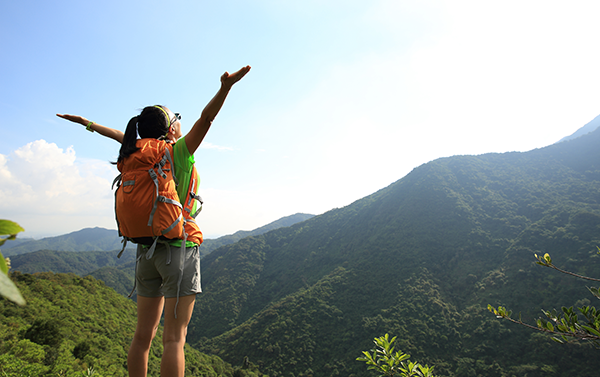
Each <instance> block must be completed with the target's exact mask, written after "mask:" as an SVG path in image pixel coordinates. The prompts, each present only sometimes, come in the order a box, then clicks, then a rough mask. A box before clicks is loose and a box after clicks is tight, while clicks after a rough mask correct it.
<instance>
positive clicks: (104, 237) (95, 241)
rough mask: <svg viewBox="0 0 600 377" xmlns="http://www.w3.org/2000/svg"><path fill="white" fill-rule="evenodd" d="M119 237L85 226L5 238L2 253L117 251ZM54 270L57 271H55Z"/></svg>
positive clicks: (223, 240)
mask: <svg viewBox="0 0 600 377" xmlns="http://www.w3.org/2000/svg"><path fill="white" fill-rule="evenodd" d="M313 216H314V215H308V214H304V213H297V214H295V215H291V216H287V217H283V218H281V219H279V220H276V221H273V222H272V223H269V224H267V225H264V226H262V227H260V228H257V229H254V230H249V231H238V232H236V233H234V234H231V235H227V236H223V237H219V238H216V239H206V240H204V243H203V244H202V246H201V252H202V254H203V255H206V254H208V253H210V252H211V251H213V250H214V249H216V248H218V247H220V246H223V245H227V244H230V243H234V242H236V241H238V240H240V239H242V238H244V237H248V236H255V235H258V234H262V233H265V232H268V231H269V230H273V229H277V228H280V227H285V226H290V225H293V224H295V223H298V222H301V221H304V220H306V219H309V218H311V217H313ZM121 240H122V238H121V237H119V234H118V232H117V231H116V230H112V229H105V228H98V227H96V228H85V229H82V230H78V231H76V232H72V233H69V234H65V235H62V236H56V237H47V238H42V239H41V240H34V239H25V240H19V239H18V238H17V240H15V241H8V242H7V243H5V244H4V246H3V247H2V254H3V255H4V256H5V257H9V256H13V255H19V254H25V253H32V252H35V251H39V250H55V251H73V252H82V251H114V250H120V249H121V247H123V245H122V243H121ZM127 248H128V249H129V248H132V249H133V248H135V245H133V244H131V243H128V244H127ZM55 272H57V271H55ZM61 272H62V271H61Z"/></svg>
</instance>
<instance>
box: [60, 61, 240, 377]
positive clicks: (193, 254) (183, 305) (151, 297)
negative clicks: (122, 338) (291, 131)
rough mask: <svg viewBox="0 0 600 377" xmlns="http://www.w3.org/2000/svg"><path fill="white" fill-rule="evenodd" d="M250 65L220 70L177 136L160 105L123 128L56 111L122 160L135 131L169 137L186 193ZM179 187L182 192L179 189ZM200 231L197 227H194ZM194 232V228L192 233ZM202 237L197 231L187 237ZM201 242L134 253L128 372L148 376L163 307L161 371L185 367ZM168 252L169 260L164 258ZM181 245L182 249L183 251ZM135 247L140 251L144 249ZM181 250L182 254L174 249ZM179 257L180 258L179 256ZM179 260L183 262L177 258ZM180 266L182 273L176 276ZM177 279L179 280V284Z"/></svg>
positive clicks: (173, 120)
mask: <svg viewBox="0 0 600 377" xmlns="http://www.w3.org/2000/svg"><path fill="white" fill-rule="evenodd" d="M248 71H250V66H246V67H244V68H242V69H240V70H239V71H237V72H235V73H232V74H229V73H227V72H225V73H224V74H223V76H221V87H220V89H219V91H218V92H217V94H216V95H215V97H214V98H213V99H212V100H211V101H210V102H209V103H208V104H207V105H206V107H205V108H204V110H203V111H202V114H201V116H200V119H198V120H197V121H196V123H194V126H193V127H192V129H191V130H190V131H189V132H188V133H187V134H186V135H185V137H183V138H181V136H182V131H181V123H180V121H179V119H181V116H179V115H178V114H175V113H173V112H172V111H171V110H170V109H168V108H167V107H164V106H149V107H146V108H144V110H142V112H141V113H140V115H138V116H136V117H134V118H132V119H131V120H130V121H129V123H128V125H127V129H126V130H125V133H123V132H121V131H119V130H116V129H112V128H109V127H104V126H102V125H100V124H97V123H94V122H90V121H89V120H88V119H86V118H84V117H81V116H76V115H68V114H56V115H57V116H59V117H61V118H64V119H67V120H69V121H72V122H75V123H79V124H82V125H84V126H86V128H87V129H88V130H89V131H92V132H94V131H95V132H98V133H99V134H101V135H103V136H106V137H109V138H112V139H114V140H116V141H118V142H119V143H121V144H122V146H121V149H120V151H119V159H118V162H120V161H124V160H125V159H127V157H129V155H130V154H131V153H133V152H135V150H136V149H137V148H136V140H137V136H138V134H139V136H140V137H141V138H165V137H166V139H168V140H169V141H171V142H173V143H174V145H173V155H174V156H173V160H174V161H173V163H174V165H175V175H176V177H177V179H178V181H179V186H178V188H177V191H178V194H179V197H180V198H181V197H185V190H186V189H187V187H188V186H189V181H190V179H196V178H197V177H191V176H190V174H191V171H192V166H193V163H194V157H193V155H194V152H195V151H196V149H198V146H199V145H200V143H201V142H202V140H203V139H204V136H206V133H207V132H208V130H209V128H210V126H211V124H212V121H213V119H214V118H215V116H216V115H217V114H218V112H219V110H220V109H221V107H222V106H223V103H224V102H225V98H226V97H227V94H228V93H229V90H230V89H231V87H232V86H233V84H235V83H236V82H238V81H239V80H241V79H242V78H243V77H244V76H245V75H246V74H247V73H248ZM180 190H182V191H183V192H180ZM198 232H199V231H198ZM192 236H193V234H192ZM198 237H199V239H200V242H201V237H202V235H201V233H200V234H199V235H196V237H195V238H194V237H190V238H191V239H196V240H197V239H198ZM181 242H182V241H181V240H179V241H174V242H172V243H171V244H172V245H174V246H179V245H181ZM198 246H199V242H198V241H196V242H192V241H187V242H186V247H185V248H183V249H182V248H179V247H173V248H170V247H169V245H160V246H158V247H157V248H156V250H155V251H154V253H153V255H152V257H151V258H150V259H147V258H141V257H140V255H138V260H139V262H138V266H137V268H136V286H137V290H138V295H137V316H138V321H137V327H136V330H135V335H134V337H133V341H132V342H131V346H130V348H129V353H128V356H127V369H128V371H129V376H131V377H137V376H144V377H145V376H146V374H147V370H148V354H149V351H150V346H151V344H152V339H153V338H154V336H155V335H156V330H157V328H158V325H159V322H160V318H161V316H162V314H163V310H164V330H163V346H164V351H163V356H162V359H161V367H160V370H161V373H160V374H161V376H162V377H167V376H177V377H181V376H183V375H184V373H185V356H184V350H183V347H184V345H185V340H186V335H187V326H188V324H189V322H190V319H191V316H192V312H193V309H194V303H195V300H196V294H197V293H200V292H201V287H200V263H199V261H200V255H199V251H198ZM167 249H168V254H171V253H173V255H168V259H169V260H170V261H169V262H166V261H165V260H166V258H167V252H166V251H167ZM182 250H183V251H182ZM144 252H145V251H144V249H143V248H140V247H138V253H144ZM182 252H183V253H184V255H180V254H178V253H182ZM180 257H181V258H180ZM181 261H184V262H183V265H181V264H180V263H182V262H181ZM180 270H183V271H184V272H183V275H182V276H183V277H182V278H181V277H180ZM178 284H179V285H178Z"/></svg>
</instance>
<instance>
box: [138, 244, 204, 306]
mask: <svg viewBox="0 0 600 377" xmlns="http://www.w3.org/2000/svg"><path fill="white" fill-rule="evenodd" d="M147 251H148V249H147V248H143V247H141V246H140V245H138V251H137V259H138V262H137V266H136V271H135V280H136V286H137V292H138V296H143V297H161V296H164V297H167V298H169V297H180V296H189V295H192V294H196V293H200V292H202V287H201V286H200V251H199V249H198V246H193V247H188V248H185V249H184V250H183V254H182V251H181V247H178V246H170V245H167V244H162V243H159V244H158V245H157V246H156V250H154V254H153V255H152V257H151V258H150V259H147V258H146V256H147V255H146V253H147ZM182 272H183V275H182Z"/></svg>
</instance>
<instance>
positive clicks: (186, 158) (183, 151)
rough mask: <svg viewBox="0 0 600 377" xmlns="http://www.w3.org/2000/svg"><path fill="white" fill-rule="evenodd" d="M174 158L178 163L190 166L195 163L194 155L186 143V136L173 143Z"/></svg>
mask: <svg viewBox="0 0 600 377" xmlns="http://www.w3.org/2000/svg"><path fill="white" fill-rule="evenodd" d="M173 159H174V160H175V164H176V165H181V166H190V165H193V164H194V155H193V154H191V153H190V151H189V150H188V147H187V145H186V144H185V136H184V137H182V138H181V139H179V140H177V142H175V144H173Z"/></svg>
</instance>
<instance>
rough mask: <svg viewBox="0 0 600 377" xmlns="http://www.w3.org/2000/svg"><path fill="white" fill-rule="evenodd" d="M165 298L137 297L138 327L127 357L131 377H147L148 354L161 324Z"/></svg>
mask: <svg viewBox="0 0 600 377" xmlns="http://www.w3.org/2000/svg"><path fill="white" fill-rule="evenodd" d="M164 302H165V300H164V298H163V297H142V296H138V297H137V315H138V318H137V326H136V329H135V335H134V336H133V341H132V342H131V346H130V347H129V354H128V355H127V370H128V371H129V377H146V373H147V372H148V353H149V352H150V346H151V345H152V339H154V336H155V335H156V330H157V328H158V324H159V322H160V316H161V314H162V311H163V306H164Z"/></svg>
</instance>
